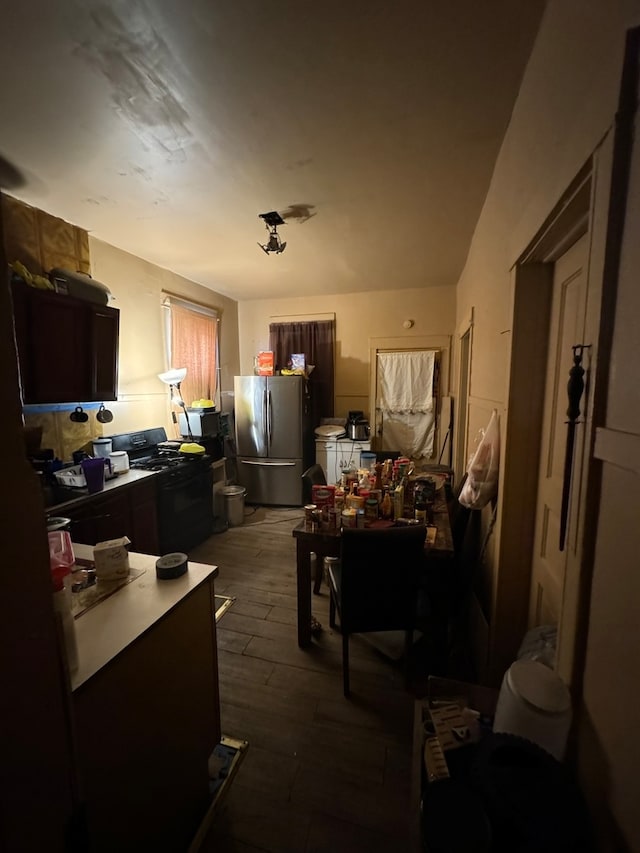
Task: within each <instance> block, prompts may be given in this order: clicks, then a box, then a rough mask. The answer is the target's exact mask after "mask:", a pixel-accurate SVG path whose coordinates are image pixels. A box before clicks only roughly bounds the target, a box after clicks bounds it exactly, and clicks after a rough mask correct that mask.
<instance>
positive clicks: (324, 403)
mask: <svg viewBox="0 0 640 853" xmlns="http://www.w3.org/2000/svg"><path fill="white" fill-rule="evenodd" d="M269 348H270V349H271V350H273V354H274V360H275V368H276V370H282V368H283V367H284V368H286V367H287V366H288V365H289V362H290V361H291V355H292V353H298V352H303V353H304V354H305V361H306V364H307V365H310V364H313V365H315V368H314V370H313V372H312V373H311V375H310V377H309V392H310V395H311V413H312V417H313V425H314V426H317V425H318V424H319V423H320V418H330V417H333V397H334V384H333V369H334V350H335V323H334V321H333V320H318V321H313V322H300V323H271V324H270V325H269Z"/></svg>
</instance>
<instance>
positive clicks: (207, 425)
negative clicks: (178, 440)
mask: <svg viewBox="0 0 640 853" xmlns="http://www.w3.org/2000/svg"><path fill="white" fill-rule="evenodd" d="M187 415H188V417H189V426H190V427H191V435H193V437H194V438H207V437H208V436H209V437H213V436H216V435H220V433H221V432H224V430H223V425H222V424H221V423H220V415H221V412H187V413H186V414H185V413H184V412H180V413H179V415H178V425H179V427H180V435H182V436H188V435H189V430H188V429H187Z"/></svg>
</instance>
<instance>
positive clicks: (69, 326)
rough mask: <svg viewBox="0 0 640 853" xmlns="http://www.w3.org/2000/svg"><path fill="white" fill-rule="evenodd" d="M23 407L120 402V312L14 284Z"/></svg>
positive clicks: (15, 326)
mask: <svg viewBox="0 0 640 853" xmlns="http://www.w3.org/2000/svg"><path fill="white" fill-rule="evenodd" d="M12 295H13V313H14V329H15V335H16V345H17V349H18V358H19V362H20V380H21V385H22V395H23V402H24V403H26V404H28V403H82V402H90V401H92V400H96V401H100V402H101V401H102V400H115V399H116V392H117V365H118V331H119V311H118V310H117V309H115V308H109V307H107V306H101V305H95V304H93V303H91V302H86V301H83V300H81V299H75V298H74V297H71V296H62V295H61V294H59V293H53V292H52V291H43V290H37V289H35V288H32V287H28V286H27V285H26V284H24V282H20V281H17V282H13V284H12Z"/></svg>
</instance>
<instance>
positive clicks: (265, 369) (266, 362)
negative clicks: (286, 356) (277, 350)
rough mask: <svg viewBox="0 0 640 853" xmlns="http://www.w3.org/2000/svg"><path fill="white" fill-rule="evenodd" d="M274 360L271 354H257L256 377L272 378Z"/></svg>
mask: <svg viewBox="0 0 640 853" xmlns="http://www.w3.org/2000/svg"><path fill="white" fill-rule="evenodd" d="M273 368H274V358H273V352H271V351H268V352H259V353H258V376H273Z"/></svg>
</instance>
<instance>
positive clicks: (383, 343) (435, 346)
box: [369, 335, 451, 458]
mask: <svg viewBox="0 0 640 853" xmlns="http://www.w3.org/2000/svg"><path fill="white" fill-rule="evenodd" d="M382 350H392V351H393V352H415V351H416V350H436V351H438V352H439V353H440V376H439V380H440V387H439V393H438V399H437V400H436V446H435V447H434V450H435V451H436V454H437V458H440V453H441V451H442V444H443V440H444V435H442V434H441V433H442V432H443V430H442V427H443V426H444V424H443V423H442V422H441V421H442V420H443V419H442V418H441V414H442V412H441V405H442V400H443V398H445V397H448V396H449V393H450V391H449V388H450V370H451V336H450V335H416V336H415V337H388V338H387V337H372V338H369V423H370V424H371V441H372V447H373V449H375V447H376V439H377V434H376V432H375V430H376V423H377V421H376V389H377V384H376V383H377V375H378V352H379V351H382ZM445 431H446V430H445Z"/></svg>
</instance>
